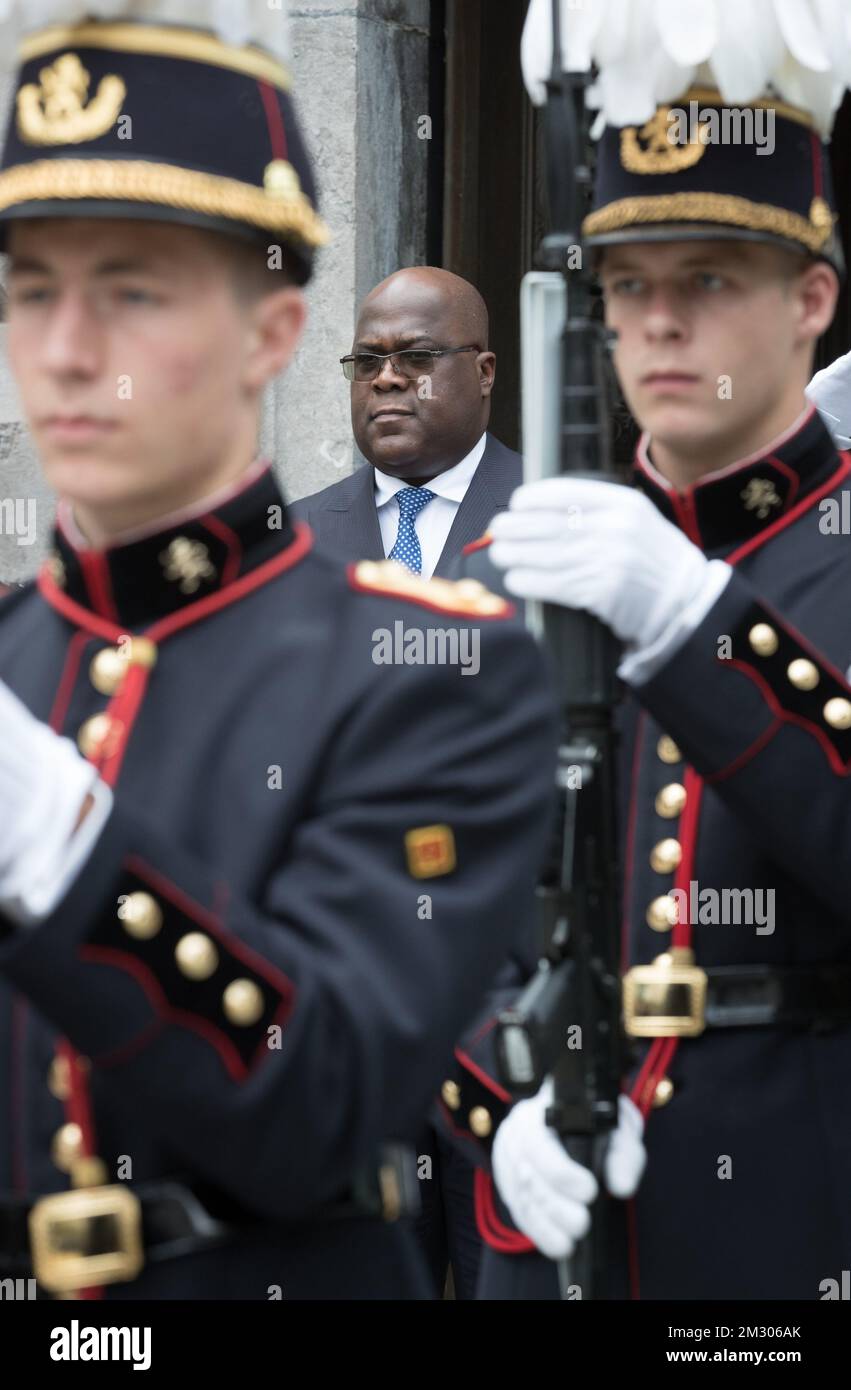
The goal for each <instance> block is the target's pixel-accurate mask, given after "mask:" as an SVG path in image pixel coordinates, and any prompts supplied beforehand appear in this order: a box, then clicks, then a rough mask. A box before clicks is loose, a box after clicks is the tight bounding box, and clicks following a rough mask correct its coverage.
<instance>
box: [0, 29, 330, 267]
mask: <svg viewBox="0 0 851 1390" xmlns="http://www.w3.org/2000/svg"><path fill="white" fill-rule="evenodd" d="M290 86H291V83H290V76H289V72H288V70H287V68H286V66H285V65H284V63H283V62H281V61H280V60H279V59H278V58H277V57H276V56H273V55H272V54H271V53H268V52H266V51H265V50H264V49H262V48H260V47H257V46H254V45H248V44H246V45H239V46H236V45H233V44H230V43H227V42H225V41H224V40H223V39H222V38H220V37H219V36H218V35H216V34H213V33H208V32H205V31H203V30H201V29H196V28H185V27H179V26H177V25H172V24H146V23H139V22H95V21H88V22H85V23H80V24H73V25H52V26H51V27H49V28H47V29H43V30H41V31H39V32H35V33H32V34H29V35H27V36H26V37H25V38H24V39H23V41H22V43H21V46H20V51H19V67H18V70H17V82H16V90H15V94H14V100H13V103H12V109H11V114H10V119H9V125H8V129H7V132H6V139H5V144H4V149H3V157H2V162H0V238H2V237H4V236H5V232H6V230H7V226H8V222H9V221H10V220H11V219H14V218H23V217H63V216H64V217H69V216H77V217H99V216H100V217H122V218H125V217H127V218H147V219H153V220H156V221H174V222H180V223H186V224H188V225H191V226H198V227H207V228H210V229H213V230H216V231H222V232H226V233H230V234H232V235H235V236H238V237H240V238H243V239H248V240H252V241H259V242H261V243H265V244H267V245H269V244H276V243H283V244H284V245H285V247H286V249H287V250H288V251H289V252H290V253H291V257H290V264H291V265H293V267H294V273H295V275H296V278H297V279H298V280H299V281H300V282H302V283H303V282H304V281H306V280H307V279H308V278H309V276H310V273H311V266H312V258H313V252H314V249H315V248H316V247H317V246H321V245H322V244H323V243H324V242H325V241H327V239H328V233H327V231H326V228H325V226H324V225H323V223H322V221H321V219H320V217H319V215H318V212H317V199H316V189H315V184H314V178H313V172H312V169H311V165H310V160H309V157H308V154H307V151H306V149H305V145H304V142H303V140H302V136H301V132H300V130H299V125H298V119H297V116H296V111H295V107H294V104H293V99H292V96H291V91H290ZM0 249H2V242H1V241H0Z"/></svg>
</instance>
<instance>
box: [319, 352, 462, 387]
mask: <svg viewBox="0 0 851 1390" xmlns="http://www.w3.org/2000/svg"><path fill="white" fill-rule="evenodd" d="M456 352H481V348H479V347H457V348H405V349H404V350H403V351H402V352H350V353H349V354H348V355H347V356H346V357H341V358H340V365H341V366H342V368H343V376H344V377H345V378H346V381H374V380H375V378H376V377H377V376H378V374H379V372H380V371H381V370H382V368H383V366H384V363H385V362H390V363H391V364H392V367H393V370H394V372H398V373H399V375H400V376H404V377H407V379H408V381H416V380H417V377H421V376H431V374H432V372H433V371H434V364H435V359H436V358H437V357H451V356H452V354H453V353H456Z"/></svg>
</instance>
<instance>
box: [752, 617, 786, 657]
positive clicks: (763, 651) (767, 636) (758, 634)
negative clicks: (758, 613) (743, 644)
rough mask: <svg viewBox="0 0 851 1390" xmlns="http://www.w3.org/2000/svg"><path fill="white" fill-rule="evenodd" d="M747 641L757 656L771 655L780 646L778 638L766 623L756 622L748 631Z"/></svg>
mask: <svg viewBox="0 0 851 1390" xmlns="http://www.w3.org/2000/svg"><path fill="white" fill-rule="evenodd" d="M748 641H749V642H750V644H751V646H752V648H753V650H754V651H755V652H756V654H757V656H773V655H774V653H775V652H776V651H777V648H778V647H779V646H780V639H779V637H778V636H777V633H776V632H775V631H774V628H773V627H771V626H770V625H769V624H768V623H757V624H756V625H755V626H754V627H752V628H751V630H750V632H749V633H748Z"/></svg>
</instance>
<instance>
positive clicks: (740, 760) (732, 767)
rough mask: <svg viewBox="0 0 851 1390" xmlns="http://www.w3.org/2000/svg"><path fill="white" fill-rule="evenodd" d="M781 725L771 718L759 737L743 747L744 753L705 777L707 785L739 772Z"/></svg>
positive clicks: (777, 731) (765, 744)
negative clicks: (746, 746) (747, 746)
mask: <svg viewBox="0 0 851 1390" xmlns="http://www.w3.org/2000/svg"><path fill="white" fill-rule="evenodd" d="M782 727H783V721H782V720H779V719H772V721H771V723H770V724H769V725H768V728H766V729H763V731H762V733H761V734H760V736H759V738H755V739H754V741H753V743H752V744H751V745H750V747H749V748H746V749H745V751H744V753H740V754H739V756H738V757H737V758H734V759H733V761H732V762H731V763H728V765H727V767H724V768H722V769H721V771H720V772H713V773H711V775H709V776H708V777H707V778H706V784H707V786H714V785H715V783H716V782H723V781H724V780H725V778H727V777H732V776H733V775H734V774H735V773H737V772H741V770H742V768H743V767H744V766H745V765H746V764H747V763H749V762H750V760H751V758H755V757H756V755H757V753H761V752H762V750H763V748H765V747H766V746H767V745H768V744H769V743H770V742H771V740H772V739H773V738H774V735H775V734H777V733H779V732H780V730H781V729H782Z"/></svg>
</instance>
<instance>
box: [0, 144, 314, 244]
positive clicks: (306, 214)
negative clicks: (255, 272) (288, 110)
mask: <svg viewBox="0 0 851 1390" xmlns="http://www.w3.org/2000/svg"><path fill="white" fill-rule="evenodd" d="M277 162H278V163H279V162H280V161H277ZM275 163H276V161H273V164H272V165H270V166H269V168H268V169H267V187H266V188H258V187H257V186H256V185H255V184H251V183H243V182H241V181H240V180H239V179H231V178H226V177H224V176H223V175H220V174H205V173H202V172H201V171H200V170H197V169H181V168H178V166H177V165H175V164H158V163H154V162H153V161H150V160H144V159H133V160H119V159H37V160H34V161H33V162H32V163H30V164H18V165H15V167H14V168H12V169H6V170H5V171H4V172H3V173H0V212H2V211H3V210H4V209H5V208H10V207H13V206H14V205H15V204H17V203H27V202H30V201H42V200H45V199H52V198H68V199H78V198H81V199H82V198H104V199H107V200H109V199H115V200H116V201H119V202H121V201H123V202H134V203H150V204H153V205H154V206H157V207H167V208H176V209H183V210H185V211H187V212H199V213H206V214H207V215H208V216H211V217H226V218H231V219H233V220H234V221H237V222H248V223H249V224H250V225H251V226H254V227H259V228H261V229H262V230H264V231H268V232H278V233H281V234H284V233H289V234H290V235H292V236H295V237H297V238H298V239H299V240H300V241H303V242H304V243H305V244H306V245H307V246H324V245H325V244H326V242H327V241H328V240H329V239H330V234H329V232H328V229H327V227H326V226H325V223H324V222H323V221H322V219H321V217H320V216H319V215H318V213H317V212H316V211H315V209H314V208H313V206H312V205H311V203H310V201H309V199H308V198H306V197H305V195H304V193H302V192H301V190H300V189H296V188H295V187H294V186H293V187H291V188H290V189H288V190H287V192H286V193H285V194H282V193H280V192H278V190H277V189H276V187H275V184H276V182H277V180H276V179H275V178H273V177H271V175H272V173H277V170H273V165H275ZM295 182H296V183H297V179H295Z"/></svg>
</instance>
